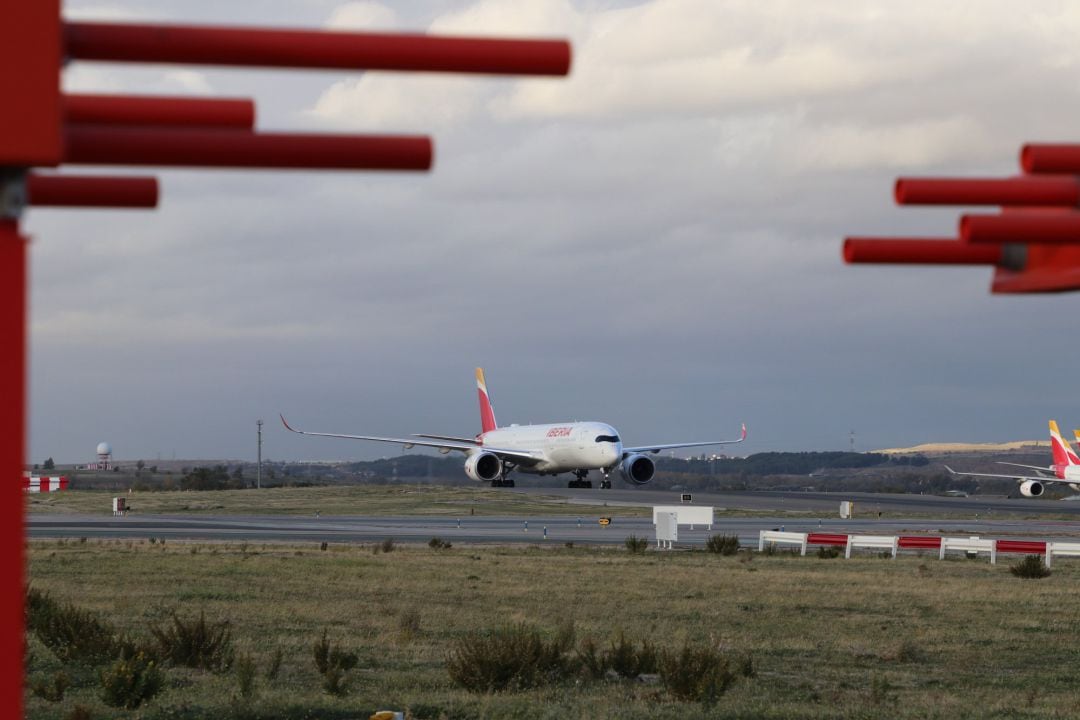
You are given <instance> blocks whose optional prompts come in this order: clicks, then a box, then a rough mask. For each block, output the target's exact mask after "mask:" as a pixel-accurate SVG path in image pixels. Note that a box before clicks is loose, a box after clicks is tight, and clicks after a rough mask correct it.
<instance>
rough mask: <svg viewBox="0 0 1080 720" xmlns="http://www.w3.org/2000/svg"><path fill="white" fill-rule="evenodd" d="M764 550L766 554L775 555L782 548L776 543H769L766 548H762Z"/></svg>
mask: <svg viewBox="0 0 1080 720" xmlns="http://www.w3.org/2000/svg"><path fill="white" fill-rule="evenodd" d="M762 552H763V553H765V554H766V555H775V554H776V553H778V552H780V548H778V547H777V546H776V543H769V544H768V545H766V546H765V549H764V550H762Z"/></svg>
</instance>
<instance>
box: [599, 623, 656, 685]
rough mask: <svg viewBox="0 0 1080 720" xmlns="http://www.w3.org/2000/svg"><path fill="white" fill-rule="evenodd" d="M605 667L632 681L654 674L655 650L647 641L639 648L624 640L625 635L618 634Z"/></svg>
mask: <svg viewBox="0 0 1080 720" xmlns="http://www.w3.org/2000/svg"><path fill="white" fill-rule="evenodd" d="M607 666H608V667H610V668H611V669H612V670H614V671H615V673H616V674H617V675H618V676H619V677H622V678H627V679H628V680H633V679H634V678H636V677H638V676H639V675H647V674H650V673H654V672H656V650H655V649H654V648H653V646H652V645H650V644H649V641H648V640H645V641H643V642H642V644H641V647H640V648H639V647H637V646H636V645H634V643H632V642H630V641H629V640H627V639H626V635H625V633H622V632H620V633H619V638H618V639H617V640H613V641H612V643H611V649H610V650H609V651H608V655H607Z"/></svg>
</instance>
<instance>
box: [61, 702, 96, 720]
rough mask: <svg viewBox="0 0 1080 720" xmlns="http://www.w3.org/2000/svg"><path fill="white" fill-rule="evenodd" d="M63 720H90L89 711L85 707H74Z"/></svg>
mask: <svg viewBox="0 0 1080 720" xmlns="http://www.w3.org/2000/svg"><path fill="white" fill-rule="evenodd" d="M64 720H91V715H90V711H89V710H88V709H87V707H86V706H85V705H76V706H75V707H73V708H71V712H69V713H68V714H67V717H66V718H65V719H64Z"/></svg>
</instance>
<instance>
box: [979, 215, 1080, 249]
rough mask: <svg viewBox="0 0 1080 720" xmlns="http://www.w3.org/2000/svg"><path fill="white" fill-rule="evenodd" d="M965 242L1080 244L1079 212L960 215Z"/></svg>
mask: <svg viewBox="0 0 1080 720" xmlns="http://www.w3.org/2000/svg"><path fill="white" fill-rule="evenodd" d="M960 239H961V240H963V241H964V242H966V243H1066V244H1068V243H1080V213H1075V212H1069V213H1054V212H1048V213H1019V212H1017V213H1010V214H1004V215H962V216H961V217H960Z"/></svg>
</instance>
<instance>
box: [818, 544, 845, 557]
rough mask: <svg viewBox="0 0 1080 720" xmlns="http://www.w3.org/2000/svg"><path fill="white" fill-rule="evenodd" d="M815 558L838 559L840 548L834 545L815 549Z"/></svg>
mask: <svg viewBox="0 0 1080 720" xmlns="http://www.w3.org/2000/svg"><path fill="white" fill-rule="evenodd" d="M817 556H818V557H819V558H821V559H822V560H830V559H832V558H837V557H840V548H839V547H837V546H836V545H822V546H821V547H819V548H818V549H817Z"/></svg>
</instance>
